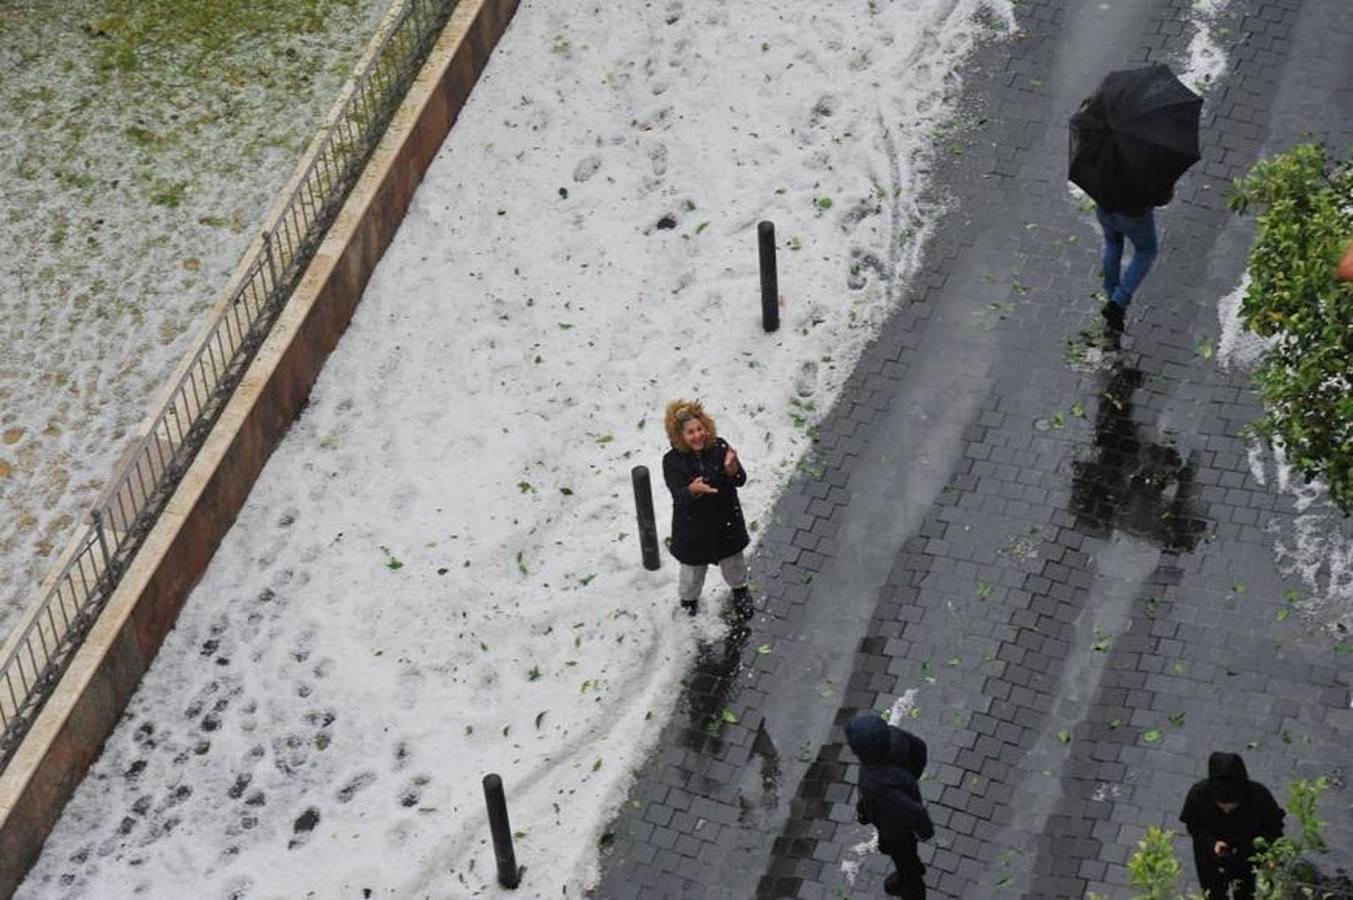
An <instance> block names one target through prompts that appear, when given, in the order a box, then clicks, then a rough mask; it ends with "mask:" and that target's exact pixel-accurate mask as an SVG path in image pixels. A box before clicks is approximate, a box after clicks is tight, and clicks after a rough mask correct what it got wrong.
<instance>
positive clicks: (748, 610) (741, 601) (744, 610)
mask: <svg viewBox="0 0 1353 900" xmlns="http://www.w3.org/2000/svg"><path fill="white" fill-rule="evenodd" d="M733 612H735V613H736V614H737V615H738V617H739V618H741V619H750V618H751V617H752V616H754V615H756V603H755V602H754V601H753V600H752V592H751V589H750V588H746V587H740V588H733Z"/></svg>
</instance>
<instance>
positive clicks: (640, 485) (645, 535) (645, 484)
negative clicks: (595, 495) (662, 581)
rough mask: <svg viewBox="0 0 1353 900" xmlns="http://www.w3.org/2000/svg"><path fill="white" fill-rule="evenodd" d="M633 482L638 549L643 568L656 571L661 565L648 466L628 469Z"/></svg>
mask: <svg viewBox="0 0 1353 900" xmlns="http://www.w3.org/2000/svg"><path fill="white" fill-rule="evenodd" d="M630 481H631V482H632V483H633V484H634V511H635V513H637V514H638V516H639V549H640V550H642V551H643V553H644V568H645V569H648V570H649V571H650V572H656V571H657V570H658V567H659V566H661V565H662V561H661V560H660V558H659V557H658V524H657V522H655V521H654V517H653V486H652V485H651V484H650V483H649V480H648V466H635V467H634V468H633V469H631V470H630Z"/></svg>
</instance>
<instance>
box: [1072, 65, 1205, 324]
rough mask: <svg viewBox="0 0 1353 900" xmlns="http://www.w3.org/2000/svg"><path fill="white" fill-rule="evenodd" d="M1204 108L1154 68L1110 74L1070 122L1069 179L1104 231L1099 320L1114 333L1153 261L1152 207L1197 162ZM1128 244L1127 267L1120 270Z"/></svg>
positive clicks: (1161, 202)
mask: <svg viewBox="0 0 1353 900" xmlns="http://www.w3.org/2000/svg"><path fill="white" fill-rule="evenodd" d="M1202 105H1203V98H1201V97H1199V96H1198V95H1197V94H1195V93H1194V92H1193V91H1191V90H1189V89H1188V88H1187V87H1185V86H1184V84H1183V83H1182V82H1181V81H1180V80H1179V79H1178V78H1176V77H1175V75H1174V73H1173V72H1171V71H1170V69H1169V67H1168V66H1165V65H1162V64H1156V65H1152V66H1146V67H1144V68H1140V69H1129V70H1124V71H1118V72H1110V73H1109V74H1108V75H1107V76H1105V78H1104V81H1103V82H1101V84H1100V85H1099V88H1098V89H1097V90H1096V91H1095V92H1094V93H1093V94H1091V95H1090V96H1089V97H1087V98H1086V99H1085V100H1084V101H1083V102H1082V103H1081V106H1080V109H1079V110H1078V111H1077V112H1076V114H1075V115H1073V116H1072V117H1071V153H1070V156H1071V167H1070V173H1069V177H1070V179H1071V181H1072V182H1074V183H1075V184H1076V185H1078V186H1079V187H1080V188H1082V189H1083V190H1084V191H1085V192H1086V193H1087V194H1089V195H1090V197H1091V198H1092V199H1093V200H1094V201H1095V214H1096V217H1097V218H1098V219H1099V226H1100V228H1101V229H1102V231H1103V232H1104V254H1103V263H1104V293H1105V295H1106V302H1105V304H1104V306H1103V308H1102V309H1101V310H1100V314H1101V315H1103V316H1104V319H1105V321H1106V322H1107V324H1108V327H1109V329H1110V330H1111V331H1113V332H1115V333H1120V332H1122V331H1123V327H1124V325H1125V323H1126V313H1127V308H1128V304H1129V303H1131V302H1132V296H1133V294H1134V293H1136V291H1137V289H1138V287H1140V286H1141V283H1142V279H1144V278H1145V277H1146V273H1147V272H1149V271H1150V270H1151V264H1152V263H1153V262H1155V259H1156V251H1157V238H1156V221H1155V214H1154V212H1153V208H1154V207H1157V206H1164V205H1165V204H1166V203H1169V202H1170V199H1171V198H1172V197H1173V196H1174V184H1175V182H1176V181H1177V180H1178V179H1179V176H1181V175H1183V174H1184V172H1185V171H1186V170H1187V169H1188V168H1189V167H1190V166H1192V165H1193V164H1194V163H1195V162H1197V161H1198V160H1199V159H1200V158H1201V154H1200V153H1199V150H1198V121H1199V116H1200V115H1201V112H1202ZM1125 242H1131V244H1132V261H1131V262H1130V263H1129V264H1128V267H1127V270H1126V271H1123V268H1122V264H1123V249H1124V243H1125Z"/></svg>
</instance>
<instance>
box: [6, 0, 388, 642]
mask: <svg viewBox="0 0 1353 900" xmlns="http://www.w3.org/2000/svg"><path fill="white" fill-rule="evenodd" d="M387 5H388V0H296V2H287V3H277V2H273V3H264V4H259V3H254V2H248V0H223V2H218V3H212V4H190V3H182V2H179V0H154V2H143V0H33V2H26V3H19V4H14V3H7V4H3V5H0V71H3V72H4V73H5V75H4V77H3V78H0V109H2V110H3V111H4V115H3V116H0V221H3V223H4V225H3V227H2V228H0V641H3V639H4V638H5V637H6V636H7V632H8V630H9V628H10V627H11V626H12V623H13V622H14V621H15V620H16V619H17V617H18V612H19V610H20V608H21V605H22V604H25V603H27V602H29V600H30V599H31V598H32V597H33V596H34V595H35V594H36V591H37V587H38V583H39V581H40V580H41V578H42V577H43V576H44V574H45V573H46V571H47V569H48V567H49V566H50V565H51V563H52V561H53V560H54V559H55V557H56V556H57V555H58V554H59V553H60V552H61V550H62V549H63V548H64V547H65V545H66V542H67V541H68V540H69V539H70V538H71V537H72V536H73V535H74V533H75V531H76V529H77V528H78V527H79V525H80V516H81V515H82V513H83V512H84V511H85V510H86V509H87V508H88V507H89V505H90V503H91V502H92V501H93V499H94V497H95V496H96V495H97V493H98V491H99V490H100V488H101V487H102V485H103V484H104V482H105V481H106V479H107V478H108V476H109V474H110V473H111V470H112V466H113V463H114V461H115V460H116V459H117V458H118V456H119V455H120V454H121V453H122V451H123V450H124V449H125V448H126V447H127V445H128V444H129V442H130V441H131V434H132V431H133V430H134V429H135V427H136V425H137V424H138V423H139V422H140V421H141V419H142V418H143V417H144V416H145V415H146V413H147V412H148V411H149V407H150V405H151V403H152V401H153V400H154V399H155V398H156V397H157V396H159V394H160V391H161V387H162V385H163V383H164V381H165V379H166V378H167V377H168V375H169V373H170V371H171V370H172V369H173V367H174V365H175V364H176V363H177V362H178V360H179V358H180V357H181V356H182V355H183V353H184V352H185V350H186V348H187V347H188V345H189V344H190V343H191V341H192V338H193V336H194V334H195V333H196V332H197V331H198V329H199V328H200V326H201V323H202V319H203V313H204V310H205V309H206V308H207V307H208V306H210V305H211V303H212V302H213V301H214V300H215V298H216V296H217V295H218V293H219V292H220V291H221V289H222V288H223V286H224V284H225V281H226V278H227V275H228V273H229V272H230V271H231V269H232V268H233V267H234V265H235V263H236V260H237V259H238V257H239V255H240V253H241V252H242V251H243V250H244V247H245V245H246V244H247V243H248V242H249V240H250V238H251V237H252V236H253V234H254V233H255V231H256V229H258V228H259V227H260V225H261V224H262V218H263V215H264V213H265V212H266V210H267V209H268V207H269V206H270V205H271V204H272V201H273V199H274V196H275V194H276V192H277V191H278V189H279V188H280V187H281V185H282V184H283V183H284V182H285V181H286V180H287V178H288V177H289V176H290V174H291V172H292V169H293V168H294V167H295V165H296V162H297V160H298V159H299V158H300V156H301V150H302V148H303V147H304V146H305V144H306V143H307V142H308V141H309V139H310V137H311V135H312V133H313V132H314V130H315V129H316V128H317V127H318V126H319V124H320V122H321V120H322V119H323V117H324V115H325V114H326V113H327V112H328V110H329V107H330V104H332V102H333V100H334V98H335V97H336V96H337V93H338V88H339V86H340V85H341V84H342V82H343V80H344V78H345V77H347V75H348V74H349V73H350V72H351V70H352V68H353V65H354V63H355V62H356V60H357V57H358V55H359V54H360V53H361V51H362V49H363V48H364V47H365V45H366V42H367V40H368V39H369V38H370V36H371V34H372V33H373V32H374V31H375V29H376V25H377V23H378V22H379V20H380V18H381V16H382V15H383V13H384V11H385V9H386V7H387Z"/></svg>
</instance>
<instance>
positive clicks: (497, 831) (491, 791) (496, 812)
mask: <svg viewBox="0 0 1353 900" xmlns="http://www.w3.org/2000/svg"><path fill="white" fill-rule="evenodd" d="M484 801H485V802H486V803H488V805H489V831H490V832H492V833H493V855H494V856H496V857H497V858H498V883H499V884H501V885H502V886H503V887H505V888H515V887H516V886H517V885H518V884H519V883H520V882H521V873H520V872H518V871H517V855H516V854H515V853H513V852H512V826H511V825H509V824H508V823H507V798H505V797H504V796H503V779H501V778H499V777H498V776H497V775H485V776H484Z"/></svg>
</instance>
